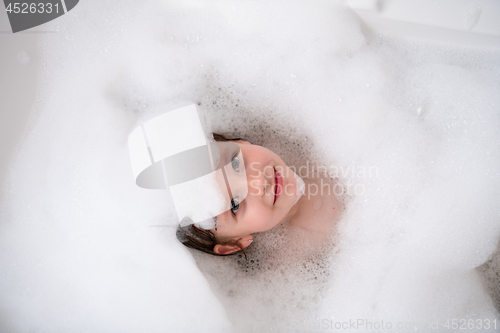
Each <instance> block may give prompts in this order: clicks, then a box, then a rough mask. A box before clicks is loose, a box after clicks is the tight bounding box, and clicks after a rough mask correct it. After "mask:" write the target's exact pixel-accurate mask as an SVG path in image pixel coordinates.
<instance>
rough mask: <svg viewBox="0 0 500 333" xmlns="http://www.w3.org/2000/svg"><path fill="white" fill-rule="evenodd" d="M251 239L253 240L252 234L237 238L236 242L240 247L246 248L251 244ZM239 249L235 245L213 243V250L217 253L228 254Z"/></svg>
mask: <svg viewBox="0 0 500 333" xmlns="http://www.w3.org/2000/svg"><path fill="white" fill-rule="evenodd" d="M252 241H253V237H252V235H248V236H245V237H242V238H240V239H238V240H237V242H238V244H239V245H240V246H241V247H242V248H246V247H247V246H248V245H250V244H252ZM239 250H240V248H239V247H237V246H235V245H221V244H215V246H214V252H215V253H217V254H230V253H233V252H236V251H239Z"/></svg>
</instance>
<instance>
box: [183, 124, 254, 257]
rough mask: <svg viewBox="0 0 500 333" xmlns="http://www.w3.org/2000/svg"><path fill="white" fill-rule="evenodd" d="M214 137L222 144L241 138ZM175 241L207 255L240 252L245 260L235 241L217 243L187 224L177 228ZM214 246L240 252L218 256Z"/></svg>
mask: <svg viewBox="0 0 500 333" xmlns="http://www.w3.org/2000/svg"><path fill="white" fill-rule="evenodd" d="M212 134H213V136H214V139H215V141H218V142H224V141H237V140H242V139H241V138H228V137H227V136H225V135H223V134H218V133H212ZM176 236H177V239H178V240H179V241H180V242H181V243H182V244H184V245H185V246H187V247H189V248H191V249H195V250H198V251H201V252H205V253H209V254H212V255H215V256H224V255H231V254H236V253H238V252H242V253H243V254H244V255H245V258H246V253H245V250H244V249H243V248H242V247H241V245H240V244H238V243H237V242H236V241H230V242H224V243H222V242H219V241H217V238H215V235H214V234H213V232H211V231H210V230H205V229H203V228H198V227H197V226H195V225H194V224H189V225H187V226H183V227H181V226H180V225H179V226H178V227H177V232H176ZM216 244H221V245H233V246H236V247H239V248H240V250H238V251H235V252H233V253H229V254H218V253H215V252H214V246H215V245H216Z"/></svg>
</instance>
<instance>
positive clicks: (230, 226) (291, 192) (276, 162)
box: [211, 140, 297, 242]
mask: <svg viewBox="0 0 500 333" xmlns="http://www.w3.org/2000/svg"><path fill="white" fill-rule="evenodd" d="M236 143H237V144H238V146H239V147H240V149H241V153H242V155H243V160H244V163H245V170H246V176H247V183H248V195H247V196H246V198H245V199H244V200H243V201H241V202H240V203H239V206H235V207H234V208H233V209H231V210H229V211H226V212H224V213H222V214H220V215H218V216H217V227H216V228H214V229H211V231H212V232H213V233H214V235H215V237H216V238H217V240H218V241H219V242H227V241H237V240H238V239H240V238H244V237H247V236H249V235H251V234H252V233H256V232H261V231H266V230H269V229H271V228H273V227H275V226H276V225H278V224H279V223H280V222H282V221H284V220H285V219H286V217H287V216H288V215H289V213H290V210H291V208H292V206H293V204H294V203H295V201H296V198H297V179H296V177H295V174H294V173H293V172H292V171H291V170H290V169H289V168H288V166H287V165H286V164H285V162H283V160H282V159H281V158H280V157H279V156H278V155H276V154H275V153H273V152H272V151H270V150H269V149H267V148H264V147H261V146H257V145H253V144H250V143H249V142H246V141H241V140H240V141H236ZM280 175H281V177H282V178H281V179H282V184H283V185H282V186H283V187H282V189H281V191H280V190H279V189H278V190H277V188H278V186H276V184H280V183H281V180H280V179H279V178H280Z"/></svg>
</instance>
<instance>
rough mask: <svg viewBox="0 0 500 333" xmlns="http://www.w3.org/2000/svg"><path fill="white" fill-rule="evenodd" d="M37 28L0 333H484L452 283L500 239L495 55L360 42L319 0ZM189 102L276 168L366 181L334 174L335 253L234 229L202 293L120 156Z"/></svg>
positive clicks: (469, 297)
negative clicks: (459, 329)
mask: <svg viewBox="0 0 500 333" xmlns="http://www.w3.org/2000/svg"><path fill="white" fill-rule="evenodd" d="M50 28H52V29H56V30H58V31H59V32H58V33H55V34H50V35H47V36H44V37H43V38H44V52H45V61H44V63H45V65H44V68H43V70H42V73H41V78H42V81H41V82H40V84H39V88H40V94H39V101H38V104H37V112H36V115H37V117H36V118H34V120H33V121H34V123H35V125H34V126H33V127H32V129H31V132H30V134H29V136H28V138H27V139H26V140H25V142H24V143H23V147H22V149H21V151H20V152H19V154H18V155H17V156H16V158H15V161H14V164H13V166H12V168H11V170H10V173H9V176H8V182H7V185H6V186H5V188H4V194H5V198H6V199H5V202H4V203H3V206H2V213H1V214H2V227H1V232H0V237H1V240H0V244H2V250H1V252H0V265H1V267H2V272H1V273H0V277H1V278H0V299H1V301H0V302H1V303H0V304H1V308H2V317H3V319H2V320H4V319H5V318H7V317H8V320H7V319H5V320H4V321H3V322H2V325H3V326H2V328H8V329H11V330H15V331H30V330H32V331H38V330H40V331H42V330H50V331H53V330H54V327H57V328H59V330H61V331H71V330H74V328H75V327H76V328H78V329H80V330H83V331H96V330H97V331H116V330H118V331H123V330H130V331H144V330H145V331H165V330H176V331H217V332H219V331H224V330H227V331H252V330H260V331H271V330H275V331H285V332H289V331H291V330H293V328H294V327H296V328H297V327H299V326H294V325H304V322H301V321H305V325H309V324H311V325H314V324H315V323H316V322H317V321H318V320H322V319H328V320H331V319H332V318H334V319H335V320H339V321H345V320H349V319H353V320H354V319H358V318H361V319H370V320H373V321H374V322H375V321H379V320H384V321H403V322H406V321H422V322H429V321H432V320H435V319H439V320H441V319H443V318H464V319H469V318H471V319H479V318H481V319H483V320H484V319H488V318H489V319H494V318H497V322H498V317H497V316H498V314H497V313H496V312H495V309H494V308H493V306H492V303H491V299H490V297H489V295H488V294H487V293H486V292H485V290H484V289H483V288H482V286H481V284H480V281H479V278H478V275H477V273H476V271H475V270H474V268H475V267H477V266H479V265H481V264H482V263H483V262H485V261H486V260H487V259H488V258H489V256H490V254H491V253H492V252H493V250H494V249H495V246H496V245H497V242H498V237H499V232H500V230H499V229H500V228H499V223H498V219H499V208H498V207H497V205H496V203H497V201H498V199H497V198H498V197H499V194H500V193H499V190H498V189H499V188H500V184H499V183H500V182H499V174H498V170H499V166H500V156H499V154H500V149H498V148H499V147H498V145H499V140H500V138H499V135H500V134H499V131H498V129H499V128H500V127H499V125H500V124H499V117H500V114H499V113H498V106H499V105H500V100H499V99H500V97H499V95H498V91H499V88H500V87H499V82H500V80H499V78H500V73H499V72H500V66H499V60H498V59H500V58H499V57H498V52H493V51H480V50H464V49H451V48H444V47H436V46H430V45H424V44H414V43H402V42H397V41H391V40H384V39H380V38H379V37H377V36H376V35H374V34H371V33H370V32H368V31H365V30H364V29H363V28H362V25H361V24H360V22H359V20H358V18H357V17H356V15H355V14H354V13H353V12H351V11H350V10H349V9H347V8H345V7H343V6H342V3H340V4H339V3H332V2H327V1H316V2H307V3H304V2H299V1H275V2H273V3H272V4H269V3H268V2H267V1H242V2H239V3H233V2H226V1H213V2H210V3H207V2H200V1H186V2H184V1H183V2H182V3H181V2H178V1H162V2H159V1H158V2H152V3H142V2H134V1H125V2H123V1H121V2H118V1H106V2H103V1H90V0H88V1H85V2H81V3H79V4H78V6H77V7H75V9H73V10H72V11H71V12H70V13H69V14H68V15H64V16H63V17H61V18H59V19H57V20H54V21H53V22H52V23H51V27H50ZM189 101H194V102H198V103H199V105H200V107H201V108H203V109H204V110H205V111H206V112H207V114H208V115H210V117H211V119H210V122H211V123H212V126H213V128H214V130H216V131H219V132H235V133H237V134H239V135H241V136H243V137H244V138H246V139H249V140H251V141H252V142H256V143H265V144H266V146H267V147H269V148H271V149H273V150H275V151H276V152H278V153H279V154H280V155H281V156H283V158H284V160H285V161H286V162H287V163H288V164H290V165H295V166H297V167H298V166H299V165H301V164H305V163H306V161H305V159H306V158H309V159H311V161H312V164H318V163H324V164H327V165H335V166H337V167H339V168H343V170H358V169H359V168H360V167H365V168H366V170H370V169H369V168H370V167H371V168H373V169H372V170H376V172H373V173H371V174H370V173H368V174H367V175H365V176H363V174H362V173H361V175H360V173H358V172H356V173H355V174H352V173H350V172H347V173H345V174H344V175H341V179H340V182H341V183H342V184H345V185H346V186H350V188H354V189H355V188H356V187H355V186H356V185H358V187H357V188H358V189H363V191H362V192H359V191H358V192H357V193H355V192H352V193H349V194H348V195H347V196H346V198H348V200H347V201H346V202H347V206H346V210H345V212H344V215H343V217H342V220H341V221H340V222H339V224H338V227H337V229H336V234H335V238H334V240H335V243H334V244H332V245H331V246H326V247H325V248H320V249H316V251H312V250H308V251H309V252H308V251H303V250H304V248H310V247H313V248H314V246H315V245H317V244H314V243H312V244H308V243H307V239H305V238H304V237H303V236H304V235H302V234H301V233H300V232H296V231H294V230H289V229H287V228H286V226H281V227H279V228H276V229H274V230H272V231H271V232H269V233H267V234H262V235H256V240H255V241H254V243H253V244H252V246H251V247H250V248H249V260H253V262H251V261H249V262H248V263H246V262H245V261H244V258H238V257H236V258H232V259H229V258H217V257H209V256H207V255H204V254H198V255H196V256H195V257H196V259H197V261H198V265H199V266H200V268H201V269H202V271H203V272H204V274H205V277H206V279H207V280H208V281H209V282H210V287H209V284H207V282H206V281H205V279H203V276H202V275H201V274H200V271H199V270H198V268H197V267H196V265H195V261H194V260H193V259H192V258H191V256H190V254H189V252H188V251H187V250H186V249H185V248H183V247H182V245H180V244H178V243H177V241H176V240H175V235H174V233H175V232H174V230H172V229H168V228H164V229H162V228H152V227H148V226H149V225H156V224H168V222H169V221H170V220H171V219H174V218H175V216H174V214H175V213H174V211H173V210H172V205H171V202H170V198H169V197H168V194H167V193H165V192H161V191H158V192H157V191H151V190H143V189H140V188H137V187H136V186H135V185H134V180H133V176H132V172H131V170H130V165H129V160H128V153H127V148H126V142H127V141H126V139H127V135H128V133H129V132H130V131H131V130H132V129H133V128H134V127H135V126H136V125H137V123H138V122H141V121H143V120H146V119H149V118H151V117H152V116H154V115H155V114H159V113H161V112H163V111H164V110H166V109H174V108H176V107H179V106H182V105H187V104H188V102H189ZM356 168H358V169H356ZM211 290H213V291H214V293H215V294H216V296H217V297H218V299H217V298H216V297H214V294H212V291H211ZM219 302H221V303H222V305H224V306H225V309H224V308H223V307H221V303H219ZM226 313H227V315H228V317H229V319H230V320H231V323H232V325H233V326H232V327H230V324H229V320H228V317H226ZM292 321H293V322H292ZM302 328H303V327H302ZM309 328H311V327H309ZM312 328H315V327H314V326H312ZM297 329H298V330H302V331H303V329H300V328H297ZM56 330H57V329H56ZM424 331H425V330H424Z"/></svg>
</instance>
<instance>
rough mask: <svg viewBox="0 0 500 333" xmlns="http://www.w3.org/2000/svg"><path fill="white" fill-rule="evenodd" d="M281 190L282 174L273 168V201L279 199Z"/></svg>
mask: <svg viewBox="0 0 500 333" xmlns="http://www.w3.org/2000/svg"><path fill="white" fill-rule="evenodd" d="M282 192H283V176H281V174H280V173H279V172H278V171H276V169H274V202H273V205H274V203H275V202H276V201H277V200H278V199H279V197H280V196H281V193H282Z"/></svg>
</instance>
